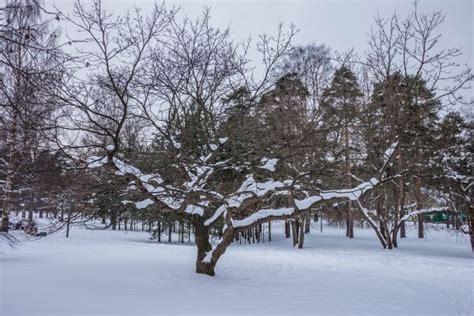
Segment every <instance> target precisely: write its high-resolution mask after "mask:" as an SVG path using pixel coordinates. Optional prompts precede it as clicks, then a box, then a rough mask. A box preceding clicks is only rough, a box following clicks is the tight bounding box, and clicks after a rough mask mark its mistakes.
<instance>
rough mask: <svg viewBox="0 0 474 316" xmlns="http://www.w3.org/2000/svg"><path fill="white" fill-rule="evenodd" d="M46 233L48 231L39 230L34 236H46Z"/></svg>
mask: <svg viewBox="0 0 474 316" xmlns="http://www.w3.org/2000/svg"><path fill="white" fill-rule="evenodd" d="M47 235H48V233H46V232H40V233H37V234H36V237H46V236H47Z"/></svg>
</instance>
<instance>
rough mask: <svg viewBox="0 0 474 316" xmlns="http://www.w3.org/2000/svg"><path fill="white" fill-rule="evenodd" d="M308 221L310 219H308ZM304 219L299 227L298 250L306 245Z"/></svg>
mask: <svg viewBox="0 0 474 316" xmlns="http://www.w3.org/2000/svg"><path fill="white" fill-rule="evenodd" d="M306 220H308V219H306ZM303 221H304V217H302V218H301V220H300V223H299V225H298V228H299V234H298V248H300V249H301V248H303V243H304V226H305V225H304V222H303Z"/></svg>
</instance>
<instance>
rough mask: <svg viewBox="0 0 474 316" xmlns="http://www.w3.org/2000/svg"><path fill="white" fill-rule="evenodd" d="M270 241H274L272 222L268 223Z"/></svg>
mask: <svg viewBox="0 0 474 316" xmlns="http://www.w3.org/2000/svg"><path fill="white" fill-rule="evenodd" d="M268 241H269V242H270V241H272V221H269V222H268Z"/></svg>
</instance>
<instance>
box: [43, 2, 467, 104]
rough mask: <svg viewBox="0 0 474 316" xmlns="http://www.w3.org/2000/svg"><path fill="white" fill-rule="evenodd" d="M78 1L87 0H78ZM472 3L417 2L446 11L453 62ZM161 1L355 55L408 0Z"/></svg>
mask: <svg viewBox="0 0 474 316" xmlns="http://www.w3.org/2000/svg"><path fill="white" fill-rule="evenodd" d="M46 2H47V3H48V4H52V3H56V5H57V6H58V7H60V8H61V9H62V10H64V11H66V12H67V11H71V10H72V7H73V3H74V0H46ZM82 2H83V3H88V2H91V1H90V0H82ZM473 2H474V1H472V0H444V1H439V0H420V1H419V10H420V11H423V12H432V11H434V10H441V11H443V12H445V13H446V14H447V16H446V21H445V23H444V24H443V26H442V29H441V33H442V38H441V41H440V47H443V48H448V47H449V48H453V47H459V48H461V49H462V51H463V53H464V55H463V56H462V57H460V58H459V59H458V62H459V63H462V64H466V63H467V64H470V65H473V62H472V60H473V59H474V53H473V52H474V41H473V37H474V34H473V29H474V24H473V23H474V22H473V20H474V19H473V15H474V7H473ZM153 3H154V1H153V0H135V1H133V0H103V7H105V8H106V9H108V10H110V11H112V12H114V13H115V12H116V13H118V12H124V11H126V10H127V8H129V7H130V6H133V5H135V6H137V7H140V8H143V9H144V12H145V13H146V11H147V8H150V7H151V6H152V5H153ZM166 3H167V4H170V5H171V4H173V5H178V6H180V7H181V9H182V13H183V14H186V15H188V16H190V17H195V16H197V15H199V14H200V13H201V12H202V10H203V8H204V7H206V6H207V7H210V8H211V15H212V21H213V23H214V24H215V25H217V26H222V27H225V26H227V25H230V28H231V30H232V34H233V37H234V38H235V39H243V38H246V37H248V36H249V35H252V37H253V38H255V37H256V36H257V35H258V34H260V33H263V32H266V33H274V32H275V30H276V26H277V25H278V23H280V22H284V23H287V24H289V23H293V24H295V25H296V27H297V29H299V33H298V34H297V36H296V38H295V44H304V43H317V44H327V45H328V46H329V47H330V48H331V49H333V50H337V51H346V50H348V49H350V48H354V49H355V50H356V51H357V52H359V53H361V54H362V53H363V52H364V51H365V50H366V49H367V40H368V36H367V33H369V32H370V28H371V25H373V18H374V16H376V15H377V12H379V13H380V15H381V16H382V17H389V16H391V14H393V13H394V12H397V13H398V14H400V15H401V16H406V15H407V14H409V12H410V11H411V10H412V9H413V1H412V0H396V1H394V0H391V1H389V0H371V1H361V0H325V1H323V0H313V1H309V0H287V1H275V0H257V1H255V0H214V1H209V0H207V1H203V0H187V1H178V0H174V1H170V0H169V1H166ZM468 95H469V93H468ZM471 96H472V91H471Z"/></svg>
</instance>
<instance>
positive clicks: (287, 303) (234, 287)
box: [0, 224, 474, 316]
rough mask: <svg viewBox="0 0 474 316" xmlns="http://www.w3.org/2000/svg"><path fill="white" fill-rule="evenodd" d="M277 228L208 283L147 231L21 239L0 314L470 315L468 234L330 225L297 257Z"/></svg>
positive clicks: (2, 259) (4, 257)
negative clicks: (397, 234) (382, 237)
mask: <svg viewBox="0 0 474 316" xmlns="http://www.w3.org/2000/svg"><path fill="white" fill-rule="evenodd" d="M274 226H277V225H276V224H275V225H274ZM279 226H281V225H279ZM276 228H277V229H275V232H274V236H273V238H274V241H272V242H271V243H264V244H258V245H257V244H252V245H237V244H236V245H232V246H231V247H230V248H229V250H228V251H227V252H226V254H225V255H224V256H223V257H222V258H221V261H220V262H219V263H218V265H217V270H216V273H217V275H216V276H215V277H208V276H204V275H197V274H195V273H194V260H195V252H196V250H195V248H194V246H192V245H187V244H184V245H181V244H167V243H162V244H158V243H156V242H151V241H149V240H148V237H149V235H148V234H147V233H143V232H123V231H87V230H84V229H80V228H75V229H74V230H73V231H72V234H71V237H70V238H69V239H66V238H64V235H63V234H60V235H54V236H48V237H46V238H43V239H40V240H37V241H33V242H27V243H22V244H21V245H20V246H18V247H17V249H16V250H7V251H6V252H4V253H3V254H1V255H0V267H1V271H0V272H1V273H0V286H1V288H0V315H2V316H10V315H45V316H54V315H162V314H163V315H200V314H202V315H241V316H242V315H267V314H268V315H473V283H474V277H473V276H474V260H473V259H472V255H471V251H470V246H469V244H468V241H467V239H459V238H458V237H456V236H455V235H449V234H448V233H446V232H445V231H435V230H429V231H428V233H427V238H426V239H424V240H418V239H416V238H415V232H414V231H411V232H410V234H409V238H408V239H406V240H402V241H401V245H400V249H398V250H394V251H387V250H383V249H381V248H380V246H379V244H378V241H377V240H376V239H375V237H374V235H373V232H372V231H371V230H360V229H358V230H356V231H355V233H356V238H355V239H354V240H348V239H346V238H345V237H344V236H343V234H344V231H343V230H338V229H330V228H325V229H324V232H323V233H320V232H318V231H314V230H313V232H312V233H311V235H307V236H306V240H305V249H302V250H301V249H293V248H292V247H291V246H290V240H289V239H285V238H283V234H282V233H281V231H278V226H277V227H276ZM280 229H281V227H280Z"/></svg>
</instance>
